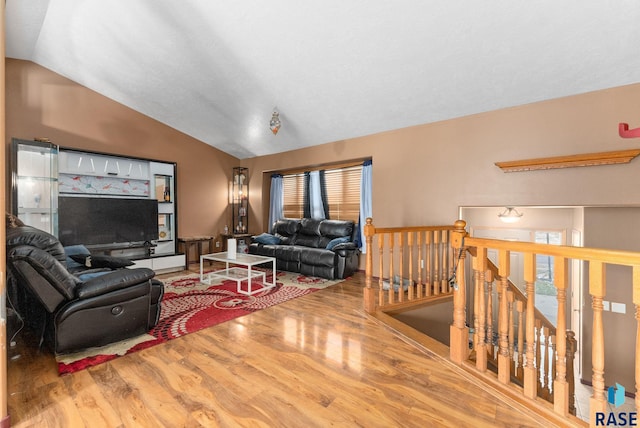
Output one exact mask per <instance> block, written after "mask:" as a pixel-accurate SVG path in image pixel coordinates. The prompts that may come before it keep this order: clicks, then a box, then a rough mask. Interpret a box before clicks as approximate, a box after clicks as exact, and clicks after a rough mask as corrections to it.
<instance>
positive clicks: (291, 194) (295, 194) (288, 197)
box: [282, 174, 304, 218]
mask: <svg viewBox="0 0 640 428" xmlns="http://www.w3.org/2000/svg"><path fill="white" fill-rule="evenodd" d="M282 189H283V193H284V197H283V203H284V210H283V211H284V216H285V217H286V218H302V217H304V174H290V175H284V176H282Z"/></svg>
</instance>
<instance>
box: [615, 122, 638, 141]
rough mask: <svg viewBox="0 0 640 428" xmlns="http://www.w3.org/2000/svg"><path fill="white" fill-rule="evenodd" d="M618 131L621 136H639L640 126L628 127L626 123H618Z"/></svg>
mask: <svg viewBox="0 0 640 428" xmlns="http://www.w3.org/2000/svg"><path fill="white" fill-rule="evenodd" d="M618 133H619V134H620V136H621V137H622V138H640V128H635V129H629V124H628V123H619V124H618Z"/></svg>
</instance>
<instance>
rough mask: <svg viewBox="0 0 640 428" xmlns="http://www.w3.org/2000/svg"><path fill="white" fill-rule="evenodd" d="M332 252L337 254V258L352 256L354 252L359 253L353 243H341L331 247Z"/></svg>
mask: <svg viewBox="0 0 640 428" xmlns="http://www.w3.org/2000/svg"><path fill="white" fill-rule="evenodd" d="M332 251H333V252H334V253H336V254H338V255H339V256H343V257H346V256H348V255H349V254H352V253H353V252H354V251H359V250H358V247H357V246H356V244H354V243H353V242H343V243H341V244H338V245H336V246H335V247H333V248H332Z"/></svg>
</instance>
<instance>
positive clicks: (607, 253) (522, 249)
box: [464, 236, 640, 266]
mask: <svg viewBox="0 0 640 428" xmlns="http://www.w3.org/2000/svg"><path fill="white" fill-rule="evenodd" d="M464 244H465V246H466V247H482V248H493V249H497V250H506V251H513V252H517V253H535V254H540V255H545V256H556V257H564V258H567V259H579V260H598V261H599V262H602V263H610V264H617V265H623V266H637V265H640V253H637V252H633V251H624V250H609V249H603V248H586V247H572V246H569V245H552V244H536V243H533V242H522V241H501V240H498V239H488V238H473V237H470V236H465V238H464Z"/></svg>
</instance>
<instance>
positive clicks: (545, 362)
mask: <svg viewBox="0 0 640 428" xmlns="http://www.w3.org/2000/svg"><path fill="white" fill-rule="evenodd" d="M541 322H542V321H541ZM542 334H543V341H542V373H541V376H540V377H541V380H540V381H541V382H542V384H541V386H542V397H543V398H544V399H545V400H546V399H548V398H549V393H550V392H551V391H550V388H549V376H551V374H550V373H551V372H550V370H549V369H550V367H549V366H550V362H549V351H550V350H551V338H550V337H549V327H546V326H545V327H543V328H542Z"/></svg>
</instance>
